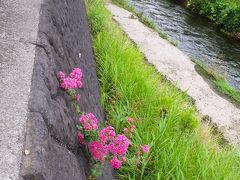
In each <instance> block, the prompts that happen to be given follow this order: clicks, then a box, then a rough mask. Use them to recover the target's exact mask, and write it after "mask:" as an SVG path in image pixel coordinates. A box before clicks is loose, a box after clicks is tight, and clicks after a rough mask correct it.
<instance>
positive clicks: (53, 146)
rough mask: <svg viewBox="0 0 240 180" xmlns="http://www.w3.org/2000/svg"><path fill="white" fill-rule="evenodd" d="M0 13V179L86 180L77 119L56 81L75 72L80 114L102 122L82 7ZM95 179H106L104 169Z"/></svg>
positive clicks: (71, 1) (58, 1)
mask: <svg viewBox="0 0 240 180" xmlns="http://www.w3.org/2000/svg"><path fill="white" fill-rule="evenodd" d="M0 6H1V9H0V10H1V11H0V16H1V17H3V19H4V18H5V19H6V21H5V22H1V23H3V28H2V29H1V33H0V34H1V37H0V40H1V44H2V45H1V46H3V47H2V48H1V50H0V52H1V53H0V54H1V55H2V56H3V61H1V66H0V73H1V75H2V78H0V80H1V85H0V88H1V89H3V90H4V91H1V92H0V99H1V108H0V109H1V114H2V117H1V121H0V128H1V129H0V130H1V132H0V135H1V139H0V140H1V147H0V155H1V160H0V177H1V178H0V179H3V180H8V179H14V180H15V179H25V180H33V179H37V180H42V179H45V180H55V179H61V180H74V179H76V180H79V179H87V176H88V175H89V165H88V161H87V159H86V158H85V157H84V155H83V153H82V152H81V149H80V148H79V145H78V142H77V138H76V123H77V122H78V117H77V116H76V114H75V113H74V111H73V109H72V108H71V104H70V103H69V100H68V98H67V96H66V94H65V93H64V92H63V91H61V90H60V89H59V86H58V80H57V76H56V74H57V72H58V71H60V70H61V71H64V72H66V73H69V72H70V71H71V70H72V68H74V67H76V66H77V67H80V68H81V69H82V70H83V83H84V88H83V89H81V90H79V93H80V94H81V101H80V107H81V110H82V111H85V112H93V113H94V114H95V115H96V116H97V118H98V119H99V120H101V121H103V119H104V114H103V111H102V109H101V106H100V96H99V84H98V79H97V76H96V65H95V61H94V56H93V51H92V44H91V38H90V33H89V28H88V22H87V17H86V10H85V3H84V0H44V1H39V0H32V1H27V0H15V1H8V2H4V3H3V4H0ZM2 6H3V7H2ZM10 16H11V17H10ZM5 19H4V20H5ZM5 26H6V27H5ZM4 28H5V29H4ZM13 28H14V29H13ZM5 54H6V55H5ZM79 54H81V57H80V56H79ZM12 69H13V70H12ZM4 76H5V77H4ZM6 78H7V79H6ZM7 80H8V81H7ZM100 179H113V175H112V170H111V168H109V167H105V169H104V174H103V176H102V177H101V178H100Z"/></svg>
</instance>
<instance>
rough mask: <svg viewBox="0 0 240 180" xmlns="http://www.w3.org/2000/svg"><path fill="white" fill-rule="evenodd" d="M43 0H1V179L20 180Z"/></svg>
mask: <svg viewBox="0 0 240 180" xmlns="http://www.w3.org/2000/svg"><path fill="white" fill-rule="evenodd" d="M40 4H41V0H31V1H29V0H0V89H1V90H0V157H1V158H0V179H1V180H8V179H18V174H19V168H20V161H21V154H22V147H23V140H24V129H25V123H26V119H27V103H28V98H29V89H30V86H31V78H32V70H33V63H34V56H35V46H33V45H31V44H29V43H25V41H27V40H36V39H37V32H38V22H39V9H40Z"/></svg>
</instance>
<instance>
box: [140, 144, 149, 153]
mask: <svg viewBox="0 0 240 180" xmlns="http://www.w3.org/2000/svg"><path fill="white" fill-rule="evenodd" d="M140 147H141V150H142V152H143V153H149V151H150V148H149V146H148V145H146V144H145V145H143V146H140Z"/></svg>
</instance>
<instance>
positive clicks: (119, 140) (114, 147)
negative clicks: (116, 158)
mask: <svg viewBox="0 0 240 180" xmlns="http://www.w3.org/2000/svg"><path fill="white" fill-rule="evenodd" d="M129 145H130V140H129V139H128V138H127V137H126V136H125V135H122V134H118V135H117V137H116V138H115V139H114V141H113V142H111V143H109V145H108V150H109V152H111V153H112V154H114V155H120V156H122V155H124V154H125V153H126V152H127V150H128V147H129Z"/></svg>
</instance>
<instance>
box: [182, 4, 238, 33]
mask: <svg viewBox="0 0 240 180" xmlns="http://www.w3.org/2000/svg"><path fill="white" fill-rule="evenodd" d="M187 2H188V6H189V7H190V8H192V9H193V10H195V11H198V12H199V13H200V14H202V15H204V16H207V17H209V18H210V19H211V20H213V21H215V22H216V24H217V25H219V26H220V27H221V28H223V29H224V30H225V31H228V32H240V1H239V0H187Z"/></svg>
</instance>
